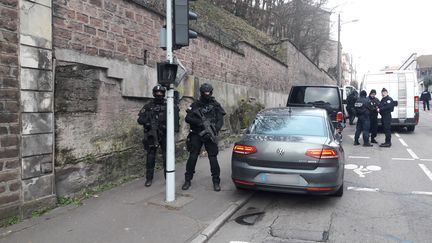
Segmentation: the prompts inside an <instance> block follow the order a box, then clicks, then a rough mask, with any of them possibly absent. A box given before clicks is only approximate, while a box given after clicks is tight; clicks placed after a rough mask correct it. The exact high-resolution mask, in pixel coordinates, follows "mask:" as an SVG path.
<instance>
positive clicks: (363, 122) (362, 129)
mask: <svg viewBox="0 0 432 243" xmlns="http://www.w3.org/2000/svg"><path fill="white" fill-rule="evenodd" d="M369 128H370V119H369V116H367V115H360V116H358V120H357V126H356V132H355V136H354V140H355V141H357V142H358V140H359V138H360V134H361V133H363V143H364V144H368V143H369Z"/></svg>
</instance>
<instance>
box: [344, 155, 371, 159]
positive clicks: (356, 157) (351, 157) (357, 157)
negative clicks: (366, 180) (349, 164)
mask: <svg viewBox="0 0 432 243" xmlns="http://www.w3.org/2000/svg"><path fill="white" fill-rule="evenodd" d="M348 158H350V159H370V157H363V156H348Z"/></svg>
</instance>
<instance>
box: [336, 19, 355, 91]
mask: <svg viewBox="0 0 432 243" xmlns="http://www.w3.org/2000/svg"><path fill="white" fill-rule="evenodd" d="M358 21H359V20H358V19H353V20H350V21H347V22H343V23H341V21H340V14H338V49H337V86H340V85H341V77H342V73H341V49H342V48H341V41H340V32H341V25H344V24H349V23H355V22H358Z"/></svg>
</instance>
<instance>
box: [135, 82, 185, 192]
mask: <svg viewBox="0 0 432 243" xmlns="http://www.w3.org/2000/svg"><path fill="white" fill-rule="evenodd" d="M165 93H166V89H165V87H163V86H162V85H160V84H158V85H156V86H155V87H154V88H153V97H154V99H153V101H152V102H150V103H148V104H146V105H144V107H143V108H142V109H141V111H140V112H139V114H138V116H139V117H138V123H139V124H140V125H143V127H144V135H145V136H144V139H143V144H144V149H145V150H146V151H147V163H146V181H145V186H146V187H149V186H151V185H152V182H153V174H154V168H155V163H156V152H157V149H158V148H159V147H160V148H161V150H162V153H163V161H164V162H163V165H164V175H165V172H166V170H165V169H166V115H167V113H166V108H167V104H166V100H165ZM178 118H179V108H178V106H177V103H176V105H175V109H174V121H175V124H174V130H175V131H176V132H178V130H179V125H178V123H179V122H178Z"/></svg>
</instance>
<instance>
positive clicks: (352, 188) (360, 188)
mask: <svg viewBox="0 0 432 243" xmlns="http://www.w3.org/2000/svg"><path fill="white" fill-rule="evenodd" d="M347 190H351V191H357V192H379V189H378V188H367V187H353V186H349V187H347Z"/></svg>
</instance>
